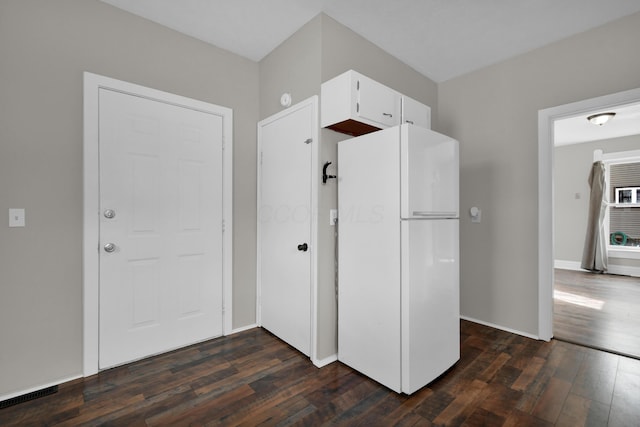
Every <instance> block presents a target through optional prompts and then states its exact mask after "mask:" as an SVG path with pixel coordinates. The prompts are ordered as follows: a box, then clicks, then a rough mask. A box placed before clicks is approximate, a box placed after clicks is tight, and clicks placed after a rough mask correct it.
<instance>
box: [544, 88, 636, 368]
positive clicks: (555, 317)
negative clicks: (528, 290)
mask: <svg viewBox="0 0 640 427" xmlns="http://www.w3.org/2000/svg"><path fill="white" fill-rule="evenodd" d="M636 104H637V105H638V106H639V107H640V89H634V90H631V91H626V92H621V93H617V94H612V95H607V96H604V97H599V98H594V99H590V100H585V101H580V102H577V103H573V104H567V105H563V106H559V107H554V108H551V109H547V110H541V111H540V112H539V298H540V299H539V330H540V337H541V338H544V339H550V338H551V337H552V336H555V337H556V338H558V339H563V340H566V341H571V342H575V343H577V344H582V345H587V346H591V347H595V348H600V349H603V350H607V351H610V352H614V353H618V354H624V355H630V356H634V353H637V354H635V356H634V357H639V356H640V347H639V348H638V349H633V347H632V346H629V345H626V344H628V342H627V341H635V342H638V341H639V340H638V338H637V337H636V338H634V336H635V331H636V330H638V329H640V328H638V327H635V330H633V331H631V330H630V329H629V328H633V324H634V323H633V322H635V319H634V316H635V315H634V314H632V313H634V312H635V311H637V310H629V304H631V307H632V306H633V305H634V302H633V301H634V298H635V295H636V293H638V295H639V297H640V279H638V278H637V277H625V276H616V275H612V274H594V273H591V272H587V271H586V270H582V269H581V268H580V264H581V263H580V261H581V255H582V248H583V244H584V240H585V234H586V215H587V213H586V212H583V214H582V216H583V217H584V218H579V217H578V216H577V215H576V212H575V211H574V212H570V211H567V212H564V211H563V210H564V209H569V208H568V207H571V206H573V207H574V208H575V207H576V205H581V204H582V205H584V203H587V204H588V202H589V188H588V183H587V178H588V176H589V169H590V168H591V163H593V154H591V155H590V158H589V156H587V158H588V160H587V161H585V162H583V163H586V165H583V167H586V169H587V173H586V174H582V176H578V177H577V179H578V180H582V184H580V185H583V187H581V188H578V187H576V186H575V185H576V184H575V183H574V184H569V185H567V183H566V182H564V181H563V175H566V174H569V175H570V174H571V173H572V169H571V167H570V166H568V165H566V164H562V162H563V159H564V158H566V157H571V156H572V155H573V156H576V154H575V153H573V154H571V155H567V153H566V152H560V151H559V149H558V147H556V143H557V142H558V141H562V140H564V139H566V138H567V134H566V131H567V129H568V128H565V127H563V126H564V125H565V124H567V123H569V122H570V121H571V120H574V121H575V120H578V121H580V120H584V125H586V126H585V127H584V129H586V130H589V129H592V130H594V131H602V130H603V129H604V128H600V127H595V126H594V125H592V124H590V123H588V122H587V120H586V117H587V116H588V115H589V113H594V112H601V111H604V110H607V111H609V110H612V109H616V108H618V109H620V108H627V107H629V106H631V105H636ZM639 109H640V108H639ZM637 121H638V120H637V117H636V118H635V122H637ZM589 126H591V128H589ZM599 128H600V129H599ZM574 133H575V135H574V136H575V137H576V138H578V139H584V141H582V142H586V141H587V140H589V139H591V140H593V141H597V140H608V141H607V142H609V140H616V142H618V143H619V142H620V141H622V140H623V139H625V138H633V137H630V136H629V135H633V134H634V133H635V134H636V135H637V134H640V130H636V131H635V132H629V133H627V134H624V137H623V135H622V134H618V135H612V136H611V137H610V138H607V137H602V136H599V135H598V134H594V135H592V136H591V137H584V136H583V135H580V134H579V132H577V131H575V130H574ZM636 138H640V137H636ZM637 141H638V139H635V140H627V141H622V142H626V143H628V144H631V145H634V144H635V145H636V146H637V144H638V142H637ZM573 143H576V141H574V142H573ZM589 143H590V144H591V142H589ZM596 144H597V143H596ZM607 149H609V150H611V148H610V147H607ZM586 150H588V148H587V149H586ZM564 151H569V150H564ZM591 153H593V150H591ZM578 175H579V173H578ZM565 181H566V180H565ZM571 185H573V187H572V186H571ZM585 187H586V190H585V189H584V188H585ZM563 218H564V219H567V218H570V219H571V220H572V221H573V223H572V224H571V226H572V227H573V229H571V230H568V228H571V226H567V222H566V221H565V220H564V219H563ZM563 221H564V222H563ZM576 230H580V231H579V232H578V231H576ZM572 251H573V252H572ZM578 251H579V255H576V254H577V252H578ZM634 262H638V265H639V266H640V260H638V261H635V260H634ZM615 263H616V262H615V261H614V264H615ZM614 270H615V268H614ZM637 303H640V298H639V299H638V300H636V303H635V304H637ZM636 307H637V305H636ZM638 322H640V318H639V319H638ZM636 325H640V323H638V324H636ZM625 331H626V332H625ZM625 337H626V338H625ZM616 342H617V343H618V344H616ZM625 342H627V343H626V344H625Z"/></svg>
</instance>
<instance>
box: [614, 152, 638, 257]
mask: <svg viewBox="0 0 640 427" xmlns="http://www.w3.org/2000/svg"><path fill="white" fill-rule="evenodd" d="M607 171H608V175H609V179H608V180H607V182H608V192H607V194H608V196H609V200H610V201H611V203H609V209H608V211H609V212H608V213H609V223H608V225H609V245H610V247H613V248H621V249H622V247H624V248H637V249H638V250H640V162H633V163H617V162H611V163H609V164H608V166H607Z"/></svg>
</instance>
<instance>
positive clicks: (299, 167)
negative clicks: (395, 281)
mask: <svg viewBox="0 0 640 427" xmlns="http://www.w3.org/2000/svg"><path fill="white" fill-rule="evenodd" d="M316 114H317V113H316V109H315V107H314V104H313V103H305V104H304V106H303V107H302V108H301V107H300V106H299V105H298V106H293V107H291V108H289V109H287V110H285V111H283V112H281V113H279V114H277V115H275V116H272V117H270V118H267V119H265V120H263V121H261V122H260V123H258V141H259V148H260V152H259V153H258V155H259V156H260V165H259V168H258V170H259V176H258V183H259V188H258V192H259V195H258V200H259V205H258V234H259V240H258V244H259V247H258V260H259V265H258V271H259V277H258V283H259V289H260V302H259V311H260V324H261V326H262V327H264V328H265V329H267V330H268V331H270V332H271V333H273V334H274V335H276V336H277V337H278V338H280V339H282V340H283V341H285V342H287V343H288V344H290V345H291V346H293V347H295V348H296V349H298V350H299V351H301V352H302V353H304V354H305V355H307V356H309V355H310V353H311V305H312V301H311V276H312V273H311V256H312V253H313V252H314V251H315V248H314V247H313V244H312V243H315V242H312V233H311V230H312V228H311V224H312V201H311V194H312V191H311V171H312V159H313V156H312V150H313V144H317V143H318V142H317V141H313V133H314V123H315V115H316ZM316 126H317V125H316Z"/></svg>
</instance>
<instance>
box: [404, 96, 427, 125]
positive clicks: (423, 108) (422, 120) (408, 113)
mask: <svg viewBox="0 0 640 427" xmlns="http://www.w3.org/2000/svg"><path fill="white" fill-rule="evenodd" d="M402 123H409V124H412V125H416V126H420V127H423V128H425V129H431V108H430V107H429V106H428V105H424V104H423V103H421V102H418V101H416V100H415V99H412V98H409V97H408V96H404V95H403V96H402Z"/></svg>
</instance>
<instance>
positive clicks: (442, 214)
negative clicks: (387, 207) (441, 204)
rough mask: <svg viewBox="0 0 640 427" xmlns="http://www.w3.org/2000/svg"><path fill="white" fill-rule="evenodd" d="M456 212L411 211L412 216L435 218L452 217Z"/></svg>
mask: <svg viewBox="0 0 640 427" xmlns="http://www.w3.org/2000/svg"><path fill="white" fill-rule="evenodd" d="M457 214H458V213H457V212H429V211H413V216H424V217H436V218H452V217H455V216H457Z"/></svg>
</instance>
